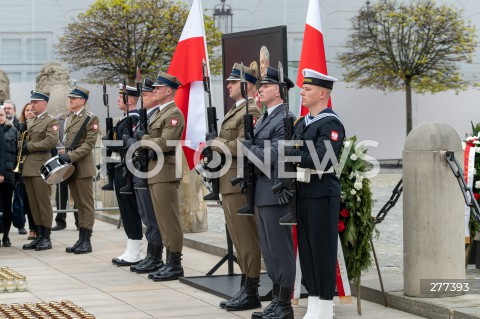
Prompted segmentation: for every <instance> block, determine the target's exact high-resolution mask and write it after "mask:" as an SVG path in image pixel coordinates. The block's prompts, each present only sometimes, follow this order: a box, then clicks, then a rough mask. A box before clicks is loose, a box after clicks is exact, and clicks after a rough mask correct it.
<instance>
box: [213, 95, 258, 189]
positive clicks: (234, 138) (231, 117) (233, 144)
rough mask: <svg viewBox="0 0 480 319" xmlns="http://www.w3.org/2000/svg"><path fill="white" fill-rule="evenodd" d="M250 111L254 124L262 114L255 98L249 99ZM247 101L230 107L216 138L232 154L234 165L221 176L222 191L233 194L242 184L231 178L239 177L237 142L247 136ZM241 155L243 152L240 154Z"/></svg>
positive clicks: (218, 150)
mask: <svg viewBox="0 0 480 319" xmlns="http://www.w3.org/2000/svg"><path fill="white" fill-rule="evenodd" d="M248 101H249V103H248V104H249V105H248V113H250V114H252V115H253V120H254V123H253V124H254V126H255V124H256V122H257V120H258V119H259V118H260V117H261V116H262V112H261V111H260V109H259V108H258V106H257V104H256V103H255V100H254V99H249V100H248ZM246 104H247V103H246V101H243V103H242V104H240V105H239V106H237V107H235V105H234V106H233V107H232V108H231V109H230V111H228V112H227V114H225V117H224V118H223V122H222V127H221V128H220V134H219V136H218V137H217V138H216V139H215V142H217V141H218V142H221V143H223V144H225V146H227V148H228V150H229V151H230V154H231V155H232V166H231V167H230V169H229V170H228V171H227V172H226V173H225V174H224V175H222V176H220V193H221V194H232V193H240V185H239V184H237V185H236V186H232V184H231V183H230V180H231V179H233V178H235V177H237V176H238V175H237V143H238V141H242V140H243V138H244V137H245V126H244V119H243V116H244V115H245V114H246V108H245V105H246ZM212 150H214V151H217V152H219V153H223V151H222V149H220V148H219V147H215V145H212ZM240 155H241V154H240Z"/></svg>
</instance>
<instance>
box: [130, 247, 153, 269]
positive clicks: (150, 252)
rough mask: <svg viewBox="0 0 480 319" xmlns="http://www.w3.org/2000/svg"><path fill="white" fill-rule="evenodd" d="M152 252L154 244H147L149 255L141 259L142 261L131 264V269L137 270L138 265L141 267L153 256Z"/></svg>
mask: <svg viewBox="0 0 480 319" xmlns="http://www.w3.org/2000/svg"><path fill="white" fill-rule="evenodd" d="M152 254H153V246H152V244H150V243H148V244H147V255H146V256H145V258H143V259H142V260H140V262H139V263H138V264H136V265H131V266H130V271H131V272H135V271H136V270H137V267H141V266H142V265H143V264H144V263H146V262H147V261H148V260H149V259H150V258H151V257H152Z"/></svg>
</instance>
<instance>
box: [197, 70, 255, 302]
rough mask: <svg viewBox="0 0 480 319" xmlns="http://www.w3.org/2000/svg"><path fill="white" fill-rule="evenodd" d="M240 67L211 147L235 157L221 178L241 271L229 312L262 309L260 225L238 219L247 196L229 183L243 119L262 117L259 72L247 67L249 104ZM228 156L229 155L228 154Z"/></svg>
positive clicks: (233, 76) (249, 219) (233, 74)
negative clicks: (258, 98) (257, 99)
mask: <svg viewBox="0 0 480 319" xmlns="http://www.w3.org/2000/svg"><path fill="white" fill-rule="evenodd" d="M240 68H241V66H240V64H238V63H235V64H234V66H233V68H232V72H231V74H230V77H229V78H228V79H227V90H228V94H229V96H230V98H232V99H234V100H235V104H234V105H233V106H232V108H231V109H230V111H228V112H227V114H225V117H224V119H223V122H222V126H221V129H220V134H219V136H218V137H216V138H215V139H214V141H213V144H212V150H214V151H217V152H219V153H223V150H222V148H220V147H218V146H215V144H216V143H222V144H224V145H225V146H226V147H227V148H228V150H229V153H230V154H231V155H230V156H232V165H231V167H230V169H229V170H228V171H227V172H226V173H225V174H224V175H222V176H220V193H221V194H222V202H223V210H224V213H225V220H226V222H227V228H228V231H229V233H230V236H231V237H232V241H233V245H234V246H235V250H236V251H237V256H238V264H239V266H240V269H241V271H242V282H241V287H240V291H239V292H238V293H237V294H236V295H235V296H234V297H233V298H232V299H230V300H229V301H222V302H221V303H220V307H222V308H225V309H227V310H229V311H237V310H247V309H254V308H259V307H261V306H262V305H261V303H260V299H259V296H258V284H259V279H260V258H261V256H260V244H259V240H258V232H257V225H256V223H255V217H253V216H239V215H237V210H238V209H239V208H241V207H243V206H245V204H246V203H247V199H246V196H245V195H244V194H242V193H241V191H240V186H239V185H237V186H232V184H231V183H230V180H231V179H233V178H235V177H237V176H238V175H237V156H243V154H237V143H239V141H242V140H243V138H244V137H245V131H244V119H243V116H244V115H245V113H246V108H247V107H248V112H249V113H250V114H252V115H253V117H254V121H256V120H257V119H258V118H260V116H261V115H262V112H261V111H260V109H259V108H258V107H257V105H256V103H255V101H254V99H253V98H252V96H253V92H254V86H255V84H256V83H257V72H256V71H255V70H254V69H252V68H249V67H244V71H245V80H246V81H247V83H248V87H247V90H248V97H249V98H248V101H246V100H245V99H243V97H242V94H241V90H240ZM215 136H216V132H214V133H213V134H212V133H208V134H207V136H206V140H207V141H208V140H212V139H213V138H214V137H215ZM225 155H226V156H229V154H225Z"/></svg>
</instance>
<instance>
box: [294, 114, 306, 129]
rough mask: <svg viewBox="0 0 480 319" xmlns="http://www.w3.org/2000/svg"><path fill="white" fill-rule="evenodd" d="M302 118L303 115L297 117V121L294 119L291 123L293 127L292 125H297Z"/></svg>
mask: <svg viewBox="0 0 480 319" xmlns="http://www.w3.org/2000/svg"><path fill="white" fill-rule="evenodd" d="M304 117H305V115H302V116H299V117H298V119H296V120H295V122H293V125H294V126H295V125H297V123H298V122H299V121H300V120H301V119H303V118H304Z"/></svg>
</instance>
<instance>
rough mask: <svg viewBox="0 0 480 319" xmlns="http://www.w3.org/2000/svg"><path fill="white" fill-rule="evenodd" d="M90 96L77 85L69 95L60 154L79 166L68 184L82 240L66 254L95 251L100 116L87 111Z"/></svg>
mask: <svg viewBox="0 0 480 319" xmlns="http://www.w3.org/2000/svg"><path fill="white" fill-rule="evenodd" d="M89 93H90V92H89V91H88V90H87V89H84V88H82V87H80V86H77V87H76V88H74V89H73V90H72V91H71V92H70V94H69V95H68V98H69V104H68V108H69V110H70V115H69V116H68V117H67V118H66V120H65V136H64V143H63V145H64V146H65V150H60V151H59V153H60V155H58V160H59V161H60V163H62V164H67V163H73V164H74V165H75V167H76V169H75V173H76V175H75V178H74V179H73V180H71V181H70V182H69V183H68V187H69V188H70V193H71V194H72V197H73V201H74V202H75V206H76V207H77V208H78V227H79V238H78V240H77V242H76V243H75V244H74V245H73V246H71V247H67V248H66V251H67V253H75V254H85V253H90V252H92V244H91V242H90V238H91V237H92V229H93V223H94V221H95V208H94V204H93V176H95V167H94V160H93V148H94V147H95V144H96V142H97V137H98V133H99V125H98V117H97V116H96V115H95V114H93V113H91V112H88V111H87V110H86V108H85V103H87V100H88V95H89ZM77 136H78V137H77Z"/></svg>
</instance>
